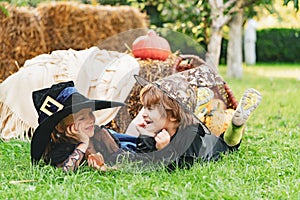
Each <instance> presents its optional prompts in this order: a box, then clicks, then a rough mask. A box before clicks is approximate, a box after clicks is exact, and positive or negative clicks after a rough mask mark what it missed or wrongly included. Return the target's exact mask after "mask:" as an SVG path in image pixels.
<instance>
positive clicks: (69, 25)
mask: <svg viewBox="0 0 300 200" xmlns="http://www.w3.org/2000/svg"><path fill="white" fill-rule="evenodd" d="M37 10H38V12H39V13H40V16H41V21H42V24H43V25H44V27H45V32H46V33H47V36H46V37H45V39H46V44H47V46H50V47H51V50H54V49H66V48H73V49H85V48H89V47H91V46H96V45H97V44H99V43H100V42H101V41H103V40H104V39H106V38H108V37H110V36H113V35H116V34H118V33H120V32H123V31H126V30H129V29H134V28H145V27H147V25H148V24H147V22H146V20H145V19H146V15H145V14H142V13H140V12H139V11H138V10H136V9H134V8H132V7H129V6H118V7H112V6H92V5H86V4H79V3H74V2H52V3H47V4H40V5H39V6H38V7H37Z"/></svg>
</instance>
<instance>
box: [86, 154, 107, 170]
mask: <svg viewBox="0 0 300 200" xmlns="http://www.w3.org/2000/svg"><path fill="white" fill-rule="evenodd" d="M87 162H88V165H89V166H90V167H93V168H94V169H97V170H103V171H105V170H104V169H103V166H104V158H103V156H102V154H101V153H99V152H98V153H92V154H90V155H88V158H87Z"/></svg>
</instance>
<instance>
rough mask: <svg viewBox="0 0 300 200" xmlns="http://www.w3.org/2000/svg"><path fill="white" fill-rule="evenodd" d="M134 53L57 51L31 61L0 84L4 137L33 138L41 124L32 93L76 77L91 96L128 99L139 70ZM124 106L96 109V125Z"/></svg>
mask: <svg viewBox="0 0 300 200" xmlns="http://www.w3.org/2000/svg"><path fill="white" fill-rule="evenodd" d="M139 69H140V67H139V63H138V62H137V61H136V60H135V59H134V58H133V57H132V56H130V55H128V54H124V53H120V52H116V51H107V50H100V49H99V48H97V47H91V48H90V49H86V50H81V51H75V50H72V49H69V50H57V51H53V52H52V53H51V54H42V55H39V56H37V57H35V58H33V59H30V60H27V61H26V62H25V64H24V66H23V67H22V68H20V70H19V71H18V72H16V73H14V74H12V75H11V76H9V77H8V78H7V79H6V80H4V82H2V83H1V84H0V137H1V139H2V140H5V141H8V140H10V139H12V138H18V139H21V140H24V139H29V138H30V134H32V133H33V131H34V129H35V128H36V127H37V126H38V123H37V121H38V115H37V112H36V110H35V108H34V105H33V101H32V92H33V91H35V90H39V89H42V88H46V87H51V85H52V84H54V83H58V82H64V81H69V80H73V81H74V82H75V87H76V88H77V89H78V91H79V92H81V93H82V94H84V95H85V96H87V97H88V98H91V99H101V100H112V101H121V102H124V101H125V100H126V98H127V96H128V95H129V93H130V91H131V89H132V87H133V86H134V83H135V80H134V77H133V75H134V74H138V73H139ZM119 109H120V108H111V109H105V110H100V111H96V112H95V115H96V124H98V125H103V124H107V123H108V122H110V121H111V120H112V119H113V118H114V117H115V115H116V114H117V112H118V110H119Z"/></svg>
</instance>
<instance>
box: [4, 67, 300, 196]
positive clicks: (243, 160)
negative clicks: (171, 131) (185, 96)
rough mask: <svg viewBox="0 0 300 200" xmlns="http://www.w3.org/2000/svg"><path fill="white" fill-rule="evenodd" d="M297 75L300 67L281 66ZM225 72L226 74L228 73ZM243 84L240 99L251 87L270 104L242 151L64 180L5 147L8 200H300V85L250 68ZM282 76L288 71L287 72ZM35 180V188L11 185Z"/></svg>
mask: <svg viewBox="0 0 300 200" xmlns="http://www.w3.org/2000/svg"><path fill="white" fill-rule="evenodd" d="M281 68H284V70H285V71H287V72H288V71H290V72H291V73H292V74H294V73H293V72H296V70H297V69H296V68H294V67H293V68H288V67H284V66H281ZM219 70H220V72H221V74H225V73H226V68H224V67H220V69H219ZM244 70H245V73H244V78H243V79H227V78H226V77H225V80H226V81H227V82H228V84H229V85H230V87H231V89H232V90H233V92H234V94H235V96H236V97H237V98H238V99H239V98H240V97H241V96H242V93H243V92H244V91H245V89H246V88H248V87H254V88H256V89H257V90H259V91H261V93H262V95H263V100H262V103H261V105H260V106H259V107H258V109H257V110H256V111H255V113H253V115H252V116H251V118H250V120H249V123H248V124H247V129H246V134H245V135H244V139H243V143H242V145H241V148H240V150H239V151H238V152H235V153H232V154H229V155H224V157H223V158H222V159H221V160H220V161H218V162H211V163H203V164H200V163H199V164H196V165H195V166H194V167H192V168H191V169H190V170H176V171H175V172H173V173H167V172H166V171H164V170H159V171H153V172H143V171H128V170H119V171H113V172H109V173H101V172H97V171H94V170H92V169H90V168H88V167H86V166H83V167H81V168H80V169H79V170H78V171H77V172H75V173H70V174H64V173H63V172H62V171H61V170H60V169H55V168H53V167H50V166H42V167H32V166H31V164H30V143H29V142H26V141H25V142H21V141H17V140H15V141H10V142H1V141H0V167H1V172H0V180H1V181H0V196H1V199H31V200H38V199H43V200H44V199H45V200H47V199H253V200H256V199H260V200H261V199H266V200H267V199H299V198H300V182H299V179H300V176H299V174H300V168H299V160H300V154H299V141H300V135H299V132H300V124H299V118H300V115H299V112H298V108H299V107H300V101H297V100H295V99H297V98H298V95H299V93H300V81H299V80H296V79H295V78H293V79H292V78H276V77H273V78H268V77H267V76H262V75H259V74H258V72H261V71H262V72H263V73H262V74H269V73H272V74H274V73H275V72H276V71H278V70H281V69H280V68H278V67H276V68H271V67H270V66H268V67H263V66H260V67H256V66H253V67H251V68H245V69H244ZM279 73H280V72H279ZM20 180H34V182H28V183H14V182H11V181H20Z"/></svg>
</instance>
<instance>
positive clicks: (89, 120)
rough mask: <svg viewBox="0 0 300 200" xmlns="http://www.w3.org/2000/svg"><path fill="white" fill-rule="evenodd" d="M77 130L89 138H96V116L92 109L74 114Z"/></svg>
mask: <svg viewBox="0 0 300 200" xmlns="http://www.w3.org/2000/svg"><path fill="white" fill-rule="evenodd" d="M74 123H75V129H76V130H78V131H79V132H80V133H82V134H86V135H87V136H89V137H93V136H94V125H95V116H94V114H93V112H92V109H91V108H85V109H82V110H80V111H79V112H77V113H75V114H74Z"/></svg>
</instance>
